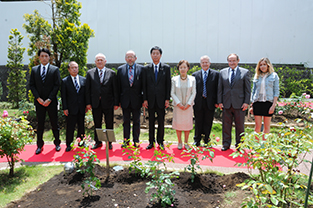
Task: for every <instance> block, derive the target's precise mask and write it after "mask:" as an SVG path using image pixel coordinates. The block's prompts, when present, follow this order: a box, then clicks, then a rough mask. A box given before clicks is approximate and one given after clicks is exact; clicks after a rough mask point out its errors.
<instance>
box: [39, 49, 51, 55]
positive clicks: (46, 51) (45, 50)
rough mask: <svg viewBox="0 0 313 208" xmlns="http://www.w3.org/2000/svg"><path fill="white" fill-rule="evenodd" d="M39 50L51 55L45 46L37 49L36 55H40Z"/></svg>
mask: <svg viewBox="0 0 313 208" xmlns="http://www.w3.org/2000/svg"><path fill="white" fill-rule="evenodd" d="M41 52H45V53H47V54H48V55H49V56H51V52H50V51H49V49H47V48H41V49H39V51H38V56H40V54H41Z"/></svg>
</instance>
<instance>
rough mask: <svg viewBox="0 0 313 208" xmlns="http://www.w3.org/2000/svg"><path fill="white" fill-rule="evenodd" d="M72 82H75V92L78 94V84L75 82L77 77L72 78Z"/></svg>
mask: <svg viewBox="0 0 313 208" xmlns="http://www.w3.org/2000/svg"><path fill="white" fill-rule="evenodd" d="M74 82H75V88H76V92H78V91H79V85H78V82H77V77H74Z"/></svg>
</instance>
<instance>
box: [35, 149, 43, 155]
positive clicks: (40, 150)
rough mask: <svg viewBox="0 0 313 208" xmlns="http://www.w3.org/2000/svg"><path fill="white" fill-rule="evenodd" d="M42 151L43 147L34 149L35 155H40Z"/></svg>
mask: <svg viewBox="0 0 313 208" xmlns="http://www.w3.org/2000/svg"><path fill="white" fill-rule="evenodd" d="M42 151H43V147H38V148H37V149H36V155H38V154H40V153H41V152H42Z"/></svg>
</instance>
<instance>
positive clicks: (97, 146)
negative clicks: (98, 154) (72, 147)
mask: <svg viewBox="0 0 313 208" xmlns="http://www.w3.org/2000/svg"><path fill="white" fill-rule="evenodd" d="M99 147H102V142H101V143H96V144H95V145H93V147H91V149H97V148H99Z"/></svg>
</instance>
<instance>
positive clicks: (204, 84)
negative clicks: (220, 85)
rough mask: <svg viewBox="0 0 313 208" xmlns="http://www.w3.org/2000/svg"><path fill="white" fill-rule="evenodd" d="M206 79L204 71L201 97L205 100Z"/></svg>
mask: <svg viewBox="0 0 313 208" xmlns="http://www.w3.org/2000/svg"><path fill="white" fill-rule="evenodd" d="M207 78H208V75H207V72H206V71H205V72H204V77H203V94H202V96H203V97H205V98H206V97H207V92H206V80H207Z"/></svg>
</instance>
